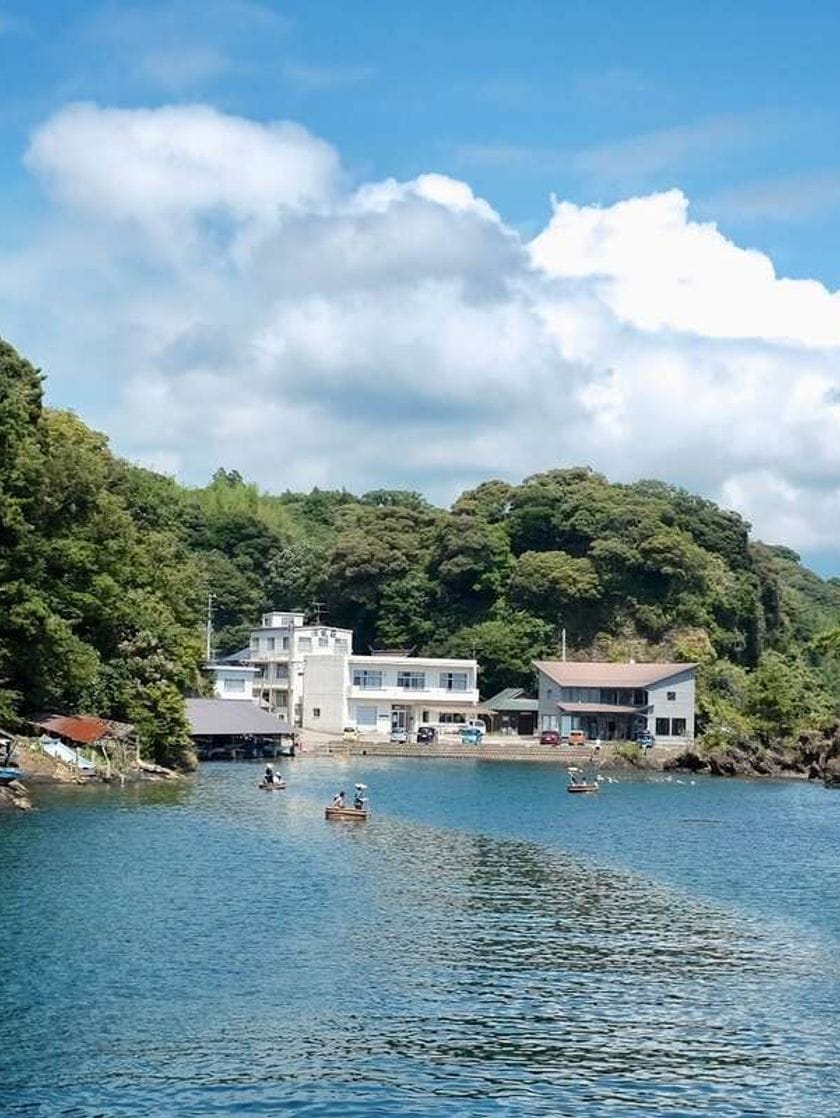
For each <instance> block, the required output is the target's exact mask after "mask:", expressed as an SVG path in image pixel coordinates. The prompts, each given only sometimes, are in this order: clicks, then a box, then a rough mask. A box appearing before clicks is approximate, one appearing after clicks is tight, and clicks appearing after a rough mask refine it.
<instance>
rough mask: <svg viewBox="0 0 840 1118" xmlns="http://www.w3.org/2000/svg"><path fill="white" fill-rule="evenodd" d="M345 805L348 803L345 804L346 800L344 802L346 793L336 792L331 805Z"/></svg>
mask: <svg viewBox="0 0 840 1118" xmlns="http://www.w3.org/2000/svg"><path fill="white" fill-rule="evenodd" d="M345 806H346V805H345V802H344V793H343V792H336V794H335V795H334V796H333V799H332V803H331V804H330V807H345Z"/></svg>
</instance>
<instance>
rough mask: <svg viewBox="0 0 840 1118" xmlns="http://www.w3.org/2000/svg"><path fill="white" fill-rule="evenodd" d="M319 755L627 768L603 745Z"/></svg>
mask: <svg viewBox="0 0 840 1118" xmlns="http://www.w3.org/2000/svg"><path fill="white" fill-rule="evenodd" d="M676 751H677V750H676V749H675V748H674V747H657V748H655V749H652V750H650V751H649V754H648V755H647V756H646V757H645V764H644V767H645V768H656V769H658V768H660V767H661V765H662V762H663V761H664V760H666V759H667V757H669V756H672V755H673V754H674V753H675V752H676ZM319 752H326V753H334V754H336V755H337V756H344V757H413V758H415V759H417V758H419V759H424V760H434V759H436V758H440V759H450V760H462V761H540V762H543V763H546V764H554V765H583V764H589V763H590V762H592V761H593V760H594V761H595V763H596V764H597V765H600V766H603V767H612V766H621V767H627V764H628V762H627V761H626V760H625V759H624V758H622V757H621V756H620V755H618V756H617V755H616V753H615V747H614V746H613V745H612V744H609V743H608V744H605V745H602V746H601V748H600V750H599V751H598V754H597V756H595V755H594V748H593V747H592V746H584V747H580V746H576V747H574V748H570V747H569V746H563V745H559V746H547V745H540V744H539V743H537V742H533V743H526V742H521V741H515V740H514V741H512V742H485V743H483V744H482V745H462V744H461V743H460V742H435V743H434V744H433V745H418V744H416V743H413V742H412V743H409V744H407V745H397V744H395V743H393V742H385V741H353V742H347V741H341V740H335V741H329V742H326V743H324V744H323V745H322V746H321V748H320V750H319Z"/></svg>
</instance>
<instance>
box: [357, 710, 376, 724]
mask: <svg viewBox="0 0 840 1118" xmlns="http://www.w3.org/2000/svg"><path fill="white" fill-rule="evenodd" d="M376 713H377V712H376V707H362V706H358V707H356V725H357V726H375V725H376Z"/></svg>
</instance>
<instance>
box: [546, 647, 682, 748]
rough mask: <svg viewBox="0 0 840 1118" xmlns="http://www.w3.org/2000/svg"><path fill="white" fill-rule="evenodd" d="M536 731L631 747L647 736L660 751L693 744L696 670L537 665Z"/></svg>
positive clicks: (660, 666) (565, 662)
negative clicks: (577, 734)
mask: <svg viewBox="0 0 840 1118" xmlns="http://www.w3.org/2000/svg"><path fill="white" fill-rule="evenodd" d="M534 667H535V668H536V670H537V679H538V717H539V728H540V730H557V731H559V733H560V734H561V735H565V734H568V733H569V732H570V731H571V730H583V732H584V733H585V734H586V736H587V738H589V739H591V740H595V739H596V738H601V739H602V740H603V741H617V740H626V741H632V740H633V739H634V738H635V736H636V734H637V733H638V732H639V731H640V730H649V731H650V733H652V734H653V735H654V737H655V738H656V740H657V742H660V743H662V744H664V745H668V744H682V743H685V742H688V741H692V740H693V738H694V711H695V675H696V670H697V665H696V664H635V663H634V664H597V663H583V662H576V661H573V660H552V661H545V660H541V661H537V662H536V663H535V664H534Z"/></svg>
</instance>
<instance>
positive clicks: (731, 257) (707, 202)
mask: <svg viewBox="0 0 840 1118" xmlns="http://www.w3.org/2000/svg"><path fill="white" fill-rule="evenodd" d="M838 47H840V6H838V5H837V4H836V3H833V2H815V0H810V2H809V0H802V2H800V3H799V4H796V5H792V4H789V3H787V2H785V3H782V2H776V0H763V2H756V0H742V2H740V3H738V4H732V3H731V2H728V0H727V2H726V3H723V2H720V0H712V2H707V3H704V4H703V5H699V4H674V3H673V2H671V3H660V2H658V0H636V2H634V3H632V4H631V3H629V2H625V3H617V2H598V0H589V2H587V3H579V2H577V0H567V2H560V0H556V2H552V3H548V2H546V0H543V2H541V3H537V2H535V0H520V2H519V3H517V4H516V5H513V4H510V3H500V2H498V0H482V2H481V3H474V2H472V0H461V2H460V3H458V4H452V3H451V2H449V3H446V4H444V3H440V2H437V0H425V2H424V3H423V4H394V3H393V2H390V3H380V2H379V0H367V2H365V3H361V2H358V0H343V2H342V3H327V2H318V0H309V2H307V3H298V2H289V3H274V2H268V0H266V2H258V0H201V2H198V0H171V2H168V3H161V4H157V3H137V4H126V3H116V2H111V3H104V4H103V3H99V2H92V3H90V2H86V0H73V2H70V0H55V2H40V3H39V2H38V0H28V2H26V3H22V2H14V0H0V74H2V75H3V79H4V80H3V83H2V87H0V89H2V92H0V335H2V336H4V337H5V338H6V339H7V340H9V341H10V342H12V343H13V344H14V345H16V346H17V347H18V348H19V349H20V350H21V351H22V352H23V353H25V354H26V355H27V356H28V357H30V358H31V359H32V360H33V361H34V362H35V363H36V364H38V365H39V366H41V367H42V368H43V369H44V371H45V373H46V375H47V380H46V392H47V399H48V402H49V403H50V404H52V405H54V406H57V407H69V408H72V409H74V410H75V411H77V412H78V413H79V414H80V415H81V416H82V417H83V418H84V419H85V420H86V421H88V422H89V423H91V424H92V425H93V426H95V427H97V428H99V429H101V430H104V431H106V432H107V433H108V435H109V436H110V438H111V440H112V445H113V447H114V449H115V450H116V451H117V452H118V453H120V454H124V455H126V456H127V457H129V458H131V459H132V460H134V461H138V462H141V463H143V464H145V465H149V466H152V467H154V468H156V469H160V470H163V471H165V472H167V473H171V474H173V475H175V476H177V477H178V478H179V479H181V480H183V481H185V482H187V483H190V484H201V483H203V482H204V481H206V480H207V478H208V477H209V476H210V475H211V474H212V472H213V471H214V470H215V469H216V468H217V467H218V466H224V467H225V468H228V469H238V470H240V471H241V472H242V473H243V474H246V475H247V476H248V477H249V478H252V479H253V480H255V481H257V482H258V483H259V484H260V485H261V486H262V487H263V488H265V489H268V490H272V491H280V490H283V489H286V488H292V489H297V488H309V487H310V486H312V485H321V486H331V487H341V486H346V487H347V488H349V489H351V490H353V491H356V492H361V491H364V490H365V489H371V488H382V487H388V488H395V487H405V488H413V489H418V490H420V491H422V492H424V493H426V494H427V495H428V496H429V497H430V498H431V499H433V500H435V501H439V502H448V501H450V500H451V499H453V497H454V496H455V495H456V494H457V493H458V492H459V491H460V490H461V489H463V488H465V487H467V486H469V485H473V484H475V483H477V482H478V481H481V480H483V479H486V478H490V477H504V478H508V479H510V480H519V479H521V478H522V477H524V476H526V475H528V474H530V473H533V472H537V471H539V470H544V469H550V468H553V467H558V466H564V465H573V464H582V463H585V464H590V465H592V466H594V467H595V468H596V469H598V470H601V471H603V472H604V473H606V474H607V475H608V476H609V477H610V478H611V479H613V480H617V481H629V480H634V479H636V478H640V477H658V478H662V479H663V480H665V481H669V482H671V483H673V484H676V485H682V486H685V487H687V488H689V489H691V490H693V491H697V492H701V493H703V494H704V495H706V496H708V497H710V498H712V499H714V500H717V501H719V502H721V503H722V504H724V505H725V506H727V507H731V508H735V509H737V510H738V511H739V512H741V513H742V514H743V515H744V516H746V517H747V519H748V520H750V521H751V523H752V524H753V526H754V532H755V534H756V535H757V536H759V537H761V538H763V539H765V540H767V541H769V542H777V543H784V544H786V545H788V546H790V547H793V548H795V549H796V550H798V551H799V552H800V553H801V554H802V555H803V556H804V557H805V558H806V560H807V561H808V562H809V563H811V564H812V565H813V566H814V567H815V568H816V569H818V570H820V571H821V572H822V573H825V574H837V575H840V220H838V219H840V142H838V141H840V69H838V67H837V66H836V57H837V52H838Z"/></svg>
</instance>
